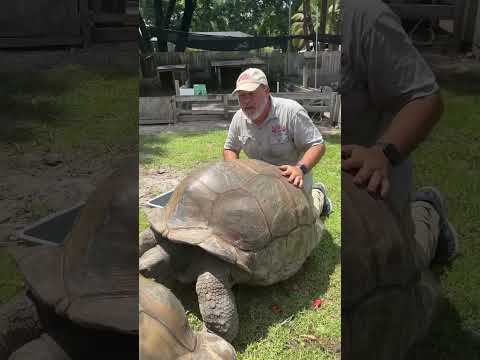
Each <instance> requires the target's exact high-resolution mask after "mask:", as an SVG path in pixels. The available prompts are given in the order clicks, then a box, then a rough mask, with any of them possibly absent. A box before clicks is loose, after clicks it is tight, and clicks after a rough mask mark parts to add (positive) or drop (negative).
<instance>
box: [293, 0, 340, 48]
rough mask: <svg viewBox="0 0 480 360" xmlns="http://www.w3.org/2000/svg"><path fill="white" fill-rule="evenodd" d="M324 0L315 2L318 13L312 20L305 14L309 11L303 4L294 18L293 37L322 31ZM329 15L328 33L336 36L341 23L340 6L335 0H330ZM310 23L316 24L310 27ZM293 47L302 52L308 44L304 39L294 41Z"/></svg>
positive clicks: (328, 3) (313, 15)
mask: <svg viewBox="0 0 480 360" xmlns="http://www.w3.org/2000/svg"><path fill="white" fill-rule="evenodd" d="M321 1H322V0H316V1H315V2H314V4H315V8H316V9H317V11H315V12H313V14H311V18H310V20H309V19H308V18H307V19H306V17H305V12H306V11H308V6H307V9H305V5H304V4H303V3H302V4H300V6H299V7H298V8H297V12H296V13H295V14H294V15H293V16H292V19H291V20H292V25H291V33H292V35H310V34H313V33H314V32H315V31H320V19H321V16H322V11H321V9H322V7H321V6H320V4H321ZM327 5H328V13H327V23H326V33H327V34H335V33H336V31H337V29H338V23H339V21H340V7H339V6H338V4H337V2H336V1H335V0H328V2H327ZM309 23H313V24H315V25H314V26H312V27H310V26H309ZM292 44H293V46H294V47H295V48H296V49H298V50H300V49H303V48H305V46H306V42H305V41H304V40H303V39H295V40H292Z"/></svg>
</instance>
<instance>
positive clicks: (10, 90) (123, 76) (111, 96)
mask: <svg viewBox="0 0 480 360" xmlns="http://www.w3.org/2000/svg"><path fill="white" fill-rule="evenodd" d="M0 82H1V84H2V86H1V87H0V109H1V112H0V119H1V120H2V131H1V132H0V144H1V145H4V146H7V147H11V149H16V151H20V153H19V154H18V156H19V157H20V158H21V157H22V156H23V154H30V153H32V154H41V153H43V152H45V151H52V152H58V153H60V154H62V153H68V152H71V151H75V152H80V153H92V154H94V155H95V156H97V155H98V156H102V154H104V155H105V154H106V156H108V154H110V153H112V152H113V151H114V150H115V149H117V148H119V147H123V146H130V144H135V143H136V142H137V136H138V79H137V74H136V73H135V71H134V72H133V73H131V72H130V73H126V72H125V71H124V70H120V69H116V68H114V67H109V68H96V69H93V68H91V67H88V68H86V67H83V66H79V65H69V66H66V67H63V68H56V69H52V70H44V71H35V72H24V73H7V72H2V73H0ZM79 156H80V157H81V156H82V155H79ZM30 205H31V207H32V214H31V215H32V218H36V219H38V218H40V217H42V216H45V215H46V213H45V209H44V208H42V206H41V205H42V204H41V203H38V202H35V199H34V200H33V202H32V204H30ZM22 288H23V281H22V278H21V276H20V275H19V274H18V273H17V270H16V267H15V263H14V261H13V259H12V258H11V257H10V256H9V255H8V254H7V252H6V251H5V250H2V249H0V303H2V302H4V301H7V300H8V299H9V298H11V296H13V295H14V294H15V293H16V292H18V291H19V290H21V289H22Z"/></svg>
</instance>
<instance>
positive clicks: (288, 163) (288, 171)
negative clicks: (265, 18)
mask: <svg viewBox="0 0 480 360" xmlns="http://www.w3.org/2000/svg"><path fill="white" fill-rule="evenodd" d="M233 93H234V94H237V95H238V100H239V102H240V110H238V111H237V112H236V113H235V115H234V116H233V119H232V122H231V124H230V128H229V131H228V135H227V139H226V141H225V145H224V152H223V156H224V159H225V160H235V159H238V158H239V154H240V151H241V150H243V151H244V152H245V153H246V154H247V156H248V157H249V158H253V159H257V160H263V161H265V162H267V163H270V164H273V165H277V166H278V167H279V170H280V171H281V173H282V175H283V176H285V177H286V178H287V179H288V181H289V182H290V183H292V185H294V186H297V187H299V188H304V190H305V191H306V192H307V193H311V194H312V197H313V202H314V206H315V208H316V209H317V210H318V212H319V213H320V215H328V214H329V213H330V212H331V201H330V200H329V199H328V198H327V197H326V196H325V188H324V186H323V185H322V184H318V185H316V186H315V187H314V189H313V190H312V188H313V179H312V175H311V170H312V168H313V167H314V166H315V165H316V164H317V163H318V162H319V161H320V159H321V158H322V156H323V154H324V153H325V144H324V141H323V138H322V135H321V134H320V131H319V130H318V129H317V128H316V126H315V125H314V124H313V122H312V120H311V119H310V117H309V116H308V113H307V112H306V110H305V109H304V108H303V107H302V106H301V105H300V104H298V103H297V102H295V101H293V100H289V99H281V98H276V97H273V96H271V95H270V89H269V87H268V81H267V77H266V76H265V74H264V72H263V71H262V70H260V69H256V68H250V69H247V70H245V71H244V72H242V73H241V74H240V76H239V77H238V80H237V83H236V88H235V90H234V91H233Z"/></svg>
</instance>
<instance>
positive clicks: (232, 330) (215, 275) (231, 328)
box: [196, 267, 238, 341]
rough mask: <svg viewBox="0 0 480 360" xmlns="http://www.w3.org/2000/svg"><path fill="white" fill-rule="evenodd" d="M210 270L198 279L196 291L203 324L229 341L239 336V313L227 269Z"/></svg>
mask: <svg viewBox="0 0 480 360" xmlns="http://www.w3.org/2000/svg"><path fill="white" fill-rule="evenodd" d="M224 268H225V269H224V270H221V269H217V270H215V269H210V270H209V271H205V272H203V273H202V274H200V276H199V277H198V278H197V284H196V291H197V296H198V304H199V307H200V312H201V314H202V319H203V322H204V323H205V325H206V327H207V329H208V330H210V331H212V332H214V333H216V334H218V335H220V336H221V337H223V338H224V339H225V340H227V341H231V340H233V339H234V338H235V337H236V336H237V334H238V313H237V307H236V304H235V297H234V295H233V292H232V285H231V284H230V282H229V280H228V271H227V269H228V268H227V267H224Z"/></svg>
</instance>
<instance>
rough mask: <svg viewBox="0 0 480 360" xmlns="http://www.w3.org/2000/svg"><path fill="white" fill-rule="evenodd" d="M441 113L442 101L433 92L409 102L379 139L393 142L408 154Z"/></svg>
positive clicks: (405, 154) (431, 127) (423, 137)
mask: <svg viewBox="0 0 480 360" xmlns="http://www.w3.org/2000/svg"><path fill="white" fill-rule="evenodd" d="M442 113H443V101H442V98H441V96H440V95H438V94H435V95H431V96H427V97H425V98H420V99H416V100H413V101H411V102H409V103H408V104H407V105H405V106H404V107H403V108H402V109H401V110H400V112H399V113H398V114H397V116H395V118H394V119H393V120H392V123H391V124H390V126H389V128H388V129H387V130H386V131H385V133H384V134H383V136H381V138H380V139H379V140H380V141H382V142H387V143H393V144H395V145H396V147H397V149H398V150H399V151H400V153H401V154H402V155H404V156H408V154H410V152H412V151H413V150H414V149H415V147H417V145H418V144H420V143H421V142H422V141H423V140H424V139H425V138H426V137H427V136H428V134H429V133H430V132H431V130H432V129H433V127H434V126H435V124H436V123H437V122H438V121H439V120H440V117H441V115H442Z"/></svg>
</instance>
